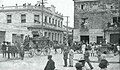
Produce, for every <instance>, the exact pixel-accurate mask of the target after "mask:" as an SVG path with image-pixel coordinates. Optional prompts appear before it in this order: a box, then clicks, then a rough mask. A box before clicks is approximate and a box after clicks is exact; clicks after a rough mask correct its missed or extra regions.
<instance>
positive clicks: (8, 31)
mask: <svg viewBox="0 0 120 70" xmlns="http://www.w3.org/2000/svg"><path fill="white" fill-rule="evenodd" d="M42 9H43V10H42ZM42 14H43V15H42ZM42 18H43V23H42ZM62 26H63V15H62V14H61V13H58V12H56V10H55V6H53V5H51V7H45V6H43V7H42V6H41V5H40V4H39V5H31V3H29V4H26V3H25V4H23V5H22V6H18V5H17V4H16V5H15V6H4V5H2V7H0V42H2V41H8V42H15V41H16V40H18V39H19V40H21V41H23V39H24V37H25V36H26V35H30V36H31V37H35V36H46V37H49V38H50V40H51V41H52V40H57V41H58V42H59V43H63V32H64V29H63V27H62Z"/></svg>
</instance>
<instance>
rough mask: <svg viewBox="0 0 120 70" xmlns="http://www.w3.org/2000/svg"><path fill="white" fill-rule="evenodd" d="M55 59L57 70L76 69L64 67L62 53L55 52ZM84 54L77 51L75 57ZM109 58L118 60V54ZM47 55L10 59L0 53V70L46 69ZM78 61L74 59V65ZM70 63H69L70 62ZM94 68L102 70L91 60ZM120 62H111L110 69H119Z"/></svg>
mask: <svg viewBox="0 0 120 70" xmlns="http://www.w3.org/2000/svg"><path fill="white" fill-rule="evenodd" d="M52 55H53V60H54V61H55V66H56V68H55V69H57V70H76V69H75V67H63V65H64V64H63V56H62V54H60V53H58V54H54V52H52ZM81 56H82V55H81V54H77V53H75V55H74V59H80V57H81ZM90 60H91V61H97V57H90ZM107 60H108V61H109V62H118V56H112V55H111V56H108V58H107ZM47 61H48V60H47V56H43V55H41V56H37V55H35V56H34V57H33V58H29V57H28V56H27V54H26V56H25V59H24V60H20V59H18V60H8V59H5V58H2V54H0V70H44V67H45V65H46V63H47ZM76 62H77V61H75V60H74V65H75V63H76ZM68 64H69V63H68ZM91 64H92V65H93V67H94V69H93V70H100V69H99V67H98V62H91ZM83 69H84V70H89V66H88V65H87V63H86V65H85V67H84V68H83ZM119 69H120V64H119V63H110V65H109V66H108V70H119Z"/></svg>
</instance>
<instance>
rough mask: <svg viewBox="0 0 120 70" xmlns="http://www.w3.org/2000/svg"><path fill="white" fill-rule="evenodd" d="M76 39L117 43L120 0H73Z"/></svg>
mask: <svg viewBox="0 0 120 70" xmlns="http://www.w3.org/2000/svg"><path fill="white" fill-rule="evenodd" d="M73 1H74V28H75V29H74V33H73V34H74V35H73V40H74V41H84V42H88V43H90V42H95V43H98V44H99V43H100V42H102V41H103V39H105V40H106V42H111V43H117V42H118V39H119V38H120V30H119V25H120V24H119V23H120V17H119V2H118V1H119V0H73Z"/></svg>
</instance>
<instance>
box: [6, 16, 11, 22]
mask: <svg viewBox="0 0 120 70" xmlns="http://www.w3.org/2000/svg"><path fill="white" fill-rule="evenodd" d="M7 23H12V15H7Z"/></svg>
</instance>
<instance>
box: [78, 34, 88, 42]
mask: <svg viewBox="0 0 120 70" xmlns="http://www.w3.org/2000/svg"><path fill="white" fill-rule="evenodd" d="M80 41H81V42H85V43H89V35H86V36H80Z"/></svg>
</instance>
